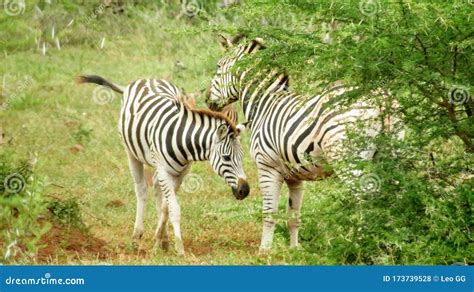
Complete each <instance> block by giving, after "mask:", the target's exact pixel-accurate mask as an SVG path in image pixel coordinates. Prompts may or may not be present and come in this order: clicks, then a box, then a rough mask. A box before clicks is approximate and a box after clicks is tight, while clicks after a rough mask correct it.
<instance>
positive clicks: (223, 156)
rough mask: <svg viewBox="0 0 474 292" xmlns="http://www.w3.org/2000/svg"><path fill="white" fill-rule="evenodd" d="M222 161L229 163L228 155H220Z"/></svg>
mask: <svg viewBox="0 0 474 292" xmlns="http://www.w3.org/2000/svg"><path fill="white" fill-rule="evenodd" d="M222 159H223V160H224V161H227V162H229V161H230V155H222Z"/></svg>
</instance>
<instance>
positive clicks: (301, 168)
mask: <svg viewBox="0 0 474 292" xmlns="http://www.w3.org/2000/svg"><path fill="white" fill-rule="evenodd" d="M332 174H333V172H332V171H331V170H328V169H327V167H326V166H325V165H309V166H308V165H297V166H293V167H285V170H284V176H283V177H284V179H285V180H287V181H295V180H298V181H301V180H305V181H312V180H318V179H322V178H325V177H328V176H331V175H332Z"/></svg>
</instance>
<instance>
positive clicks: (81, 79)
mask: <svg viewBox="0 0 474 292" xmlns="http://www.w3.org/2000/svg"><path fill="white" fill-rule="evenodd" d="M76 83H78V84H82V83H95V84H99V85H102V86H106V87H109V88H111V89H112V90H113V91H116V92H118V93H121V94H122V93H123V89H122V88H120V87H119V86H117V85H115V84H113V83H112V82H109V81H107V80H105V79H104V78H102V77H100V76H97V75H84V76H78V77H77V78H76Z"/></svg>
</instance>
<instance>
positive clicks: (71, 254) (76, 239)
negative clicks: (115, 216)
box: [37, 222, 110, 263]
mask: <svg viewBox="0 0 474 292" xmlns="http://www.w3.org/2000/svg"><path fill="white" fill-rule="evenodd" d="M52 224H53V225H52V227H51V229H50V230H49V231H48V232H47V233H46V234H45V235H43V237H42V238H41V239H40V241H39V246H40V247H41V248H39V250H38V254H37V261H38V262H39V263H48V262H51V261H53V259H54V261H55V262H56V261H58V260H59V261H61V259H70V258H73V259H84V258H86V259H106V258H107V257H108V256H109V255H110V250H109V248H108V246H107V243H106V242H105V241H104V240H102V239H100V238H97V237H95V236H93V235H92V234H90V232H88V231H87V230H86V229H82V228H77V227H67V226H65V225H63V224H60V223H55V222H53V223H52Z"/></svg>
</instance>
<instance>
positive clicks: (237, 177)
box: [78, 76, 249, 254]
mask: <svg viewBox="0 0 474 292" xmlns="http://www.w3.org/2000/svg"><path fill="white" fill-rule="evenodd" d="M78 81H79V82H80V83H86V82H87V83H96V84H100V85H104V86H108V87H110V88H112V89H113V90H115V91H117V92H119V93H123V98H122V108H121V112H120V118H119V132H120V134H121V136H122V140H123V143H124V145H125V149H126V150H127V154H128V159H129V165H130V170H131V173H132V176H133V179H134V183H135V193H136V196H137V212H136V218H135V227H134V237H136V238H139V237H141V235H142V233H143V213H144V208H145V199H146V191H147V184H146V181H145V177H144V171H143V167H144V165H149V166H152V167H153V168H154V169H155V174H154V177H153V181H154V189H155V195H156V204H157V206H156V207H157V211H158V213H160V214H159V217H158V227H157V229H156V232H155V239H156V240H157V241H158V243H159V244H160V245H161V246H162V247H163V248H167V246H168V242H169V239H168V233H167V230H166V225H167V221H168V218H169V219H170V221H171V224H172V226H173V229H174V234H175V245H176V250H177V252H178V253H179V254H183V253H184V248H183V243H182V238H181V230H180V217H181V211H180V207H179V205H178V201H177V198H176V192H177V191H178V189H179V186H180V184H181V182H182V180H183V178H184V176H185V175H186V173H187V172H188V171H189V169H190V166H191V163H192V162H193V161H203V160H209V161H210V162H211V165H212V168H213V169H214V171H215V172H216V173H217V174H218V175H220V176H221V177H223V178H224V179H225V181H226V183H227V184H228V185H229V186H230V187H231V188H232V191H233V194H234V196H235V197H236V198H237V199H243V198H245V197H246V196H247V195H248V194H249V186H248V184H247V181H246V176H245V173H244V170H243V167H242V160H243V150H242V146H241V144H240V141H239V134H240V131H241V130H242V127H241V126H235V124H234V123H233V122H232V121H230V120H229V119H228V118H227V117H226V116H225V115H223V114H221V113H217V112H212V111H209V110H198V109H192V108H190V107H189V106H187V105H186V104H185V102H184V101H183V100H182V97H181V92H180V90H179V89H178V87H176V86H175V85H173V84H172V83H170V82H168V81H165V80H158V79H141V80H137V81H135V82H132V83H130V84H129V85H128V86H127V87H126V88H125V89H124V90H122V89H121V87H120V86H117V85H114V84H112V83H111V82H108V81H106V80H105V79H103V78H102V77H99V76H82V77H80V78H79V80H78ZM163 198H164V200H163Z"/></svg>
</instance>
